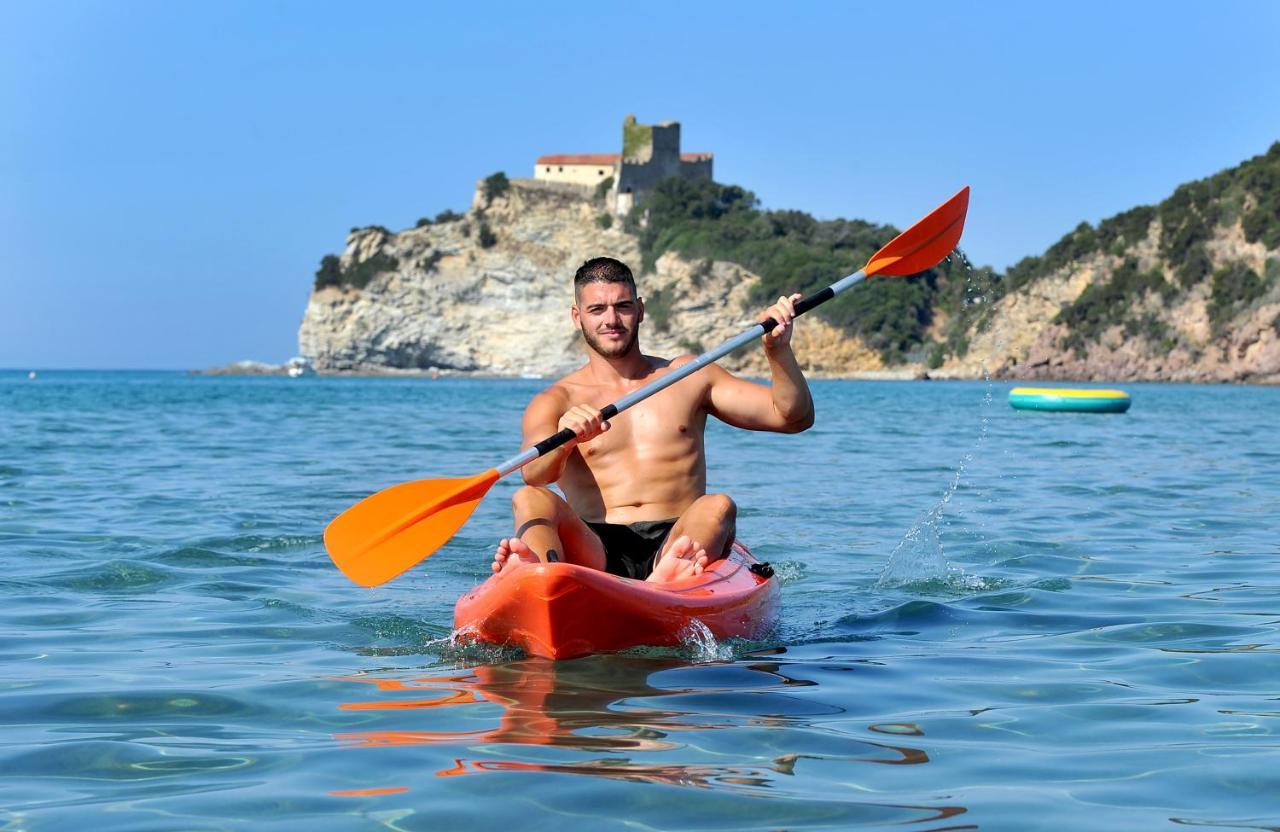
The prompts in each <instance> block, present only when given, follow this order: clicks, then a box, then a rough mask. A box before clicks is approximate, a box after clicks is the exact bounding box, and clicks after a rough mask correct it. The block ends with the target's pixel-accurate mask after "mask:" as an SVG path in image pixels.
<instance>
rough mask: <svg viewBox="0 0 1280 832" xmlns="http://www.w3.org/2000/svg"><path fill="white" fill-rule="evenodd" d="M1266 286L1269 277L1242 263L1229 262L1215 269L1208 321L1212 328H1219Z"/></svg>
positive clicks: (1243, 308) (1259, 296)
mask: <svg viewBox="0 0 1280 832" xmlns="http://www.w3.org/2000/svg"><path fill="white" fill-rule="evenodd" d="M1268 288H1270V287H1269V286H1268V281H1266V280H1264V279H1263V278H1261V277H1259V276H1258V273H1257V272H1255V271H1254V270H1253V269H1251V268H1249V267H1248V266H1246V265H1245V264H1243V263H1228V264H1227V265H1226V266H1225V267H1224V268H1221V269H1218V270H1217V271H1216V272H1214V273H1213V287H1212V292H1211V293H1210V295H1209V322H1210V323H1211V324H1212V325H1213V329H1214V332H1221V331H1222V329H1223V327H1224V325H1225V324H1227V322H1229V321H1230V320H1231V319H1232V318H1234V317H1235V316H1236V315H1237V314H1239V313H1240V312H1243V311H1244V310H1245V309H1246V308H1247V307H1248V306H1249V304H1251V303H1253V302H1254V301H1256V300H1258V299H1259V298H1261V297H1262V296H1263V295H1265V294H1266V293H1267V289H1268Z"/></svg>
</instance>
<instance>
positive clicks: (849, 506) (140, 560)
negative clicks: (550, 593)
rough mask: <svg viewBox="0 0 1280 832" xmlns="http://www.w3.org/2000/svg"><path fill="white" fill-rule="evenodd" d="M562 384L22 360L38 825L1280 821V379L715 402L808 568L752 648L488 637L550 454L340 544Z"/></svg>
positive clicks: (11, 408) (7, 758) (781, 564)
mask: <svg viewBox="0 0 1280 832" xmlns="http://www.w3.org/2000/svg"><path fill="white" fill-rule="evenodd" d="M544 384H545V382H539V381H536V380H518V381H488V380H468V379H451V378H442V379H439V380H435V381H432V380H430V379H386V378H383V379H354V378H351V379H346V378H343V379H337V378H301V379H286V378H225V377H220V378H213V377H199V376H187V375H183V374H177V373H124V372H121V373H107V372H102V373H98V372H93V373H90V372H84V373H77V372H47V373H46V372H42V373H40V374H39V376H38V378H36V379H34V380H32V379H29V378H28V375H27V373H26V372H25V371H23V372H16V371H14V372H7V373H3V374H0V564H2V565H3V574H0V662H3V668H4V674H3V678H2V679H0V828H3V829H23V830H26V829H31V830H45V829H74V830H81V829H83V828H85V827H86V826H89V827H91V828H93V829H94V830H95V832H106V830H116V829H119V830H139V829H154V830H176V829H269V828H282V829H283V828H288V829H307V830H328V829H335V830H345V829H374V828H379V829H381V828H385V829H398V830H435V829H454V828H465V829H468V830H485V829H502V830H508V829H522V830H525V829H557V830H561V829H569V828H574V829H577V828H582V829H593V830H594V829H617V830H623V829H626V830H712V829H717V830H718V829H724V830H744V829H747V830H775V829H788V830H801V829H852V828H879V829H898V830H901V829H918V830H926V829H928V830H942V829H948V830H952V829H988V830H991V829H1010V830H1028V829H1046V830H1048V829H1052V830H1057V829H1063V828H1068V827H1070V828H1087V829H1091V830H1109V829H1114V830H1135V829H1143V830H1146V829H1158V828H1175V827H1176V828H1184V827H1198V828H1218V829H1266V828H1276V827H1277V826H1280V652H1278V648H1280V566H1278V561H1280V528H1278V527H1280V522H1278V519H1280V427H1278V420H1277V414H1280V389H1275V388H1256V387H1196V386H1181V385H1164V386H1154V385H1129V386H1128V387H1127V389H1129V391H1130V392H1131V393H1132V395H1133V408H1132V410H1131V411H1130V412H1129V413H1127V414H1124V415H1086V414H1078V415H1077V414H1053V413H1029V412H1017V411H1014V410H1012V409H1010V408H1009V407H1008V406H1007V404H1006V403H1005V395H1006V393H1007V390H1008V387H1009V385H1006V384H1000V383H995V384H988V383H982V382H975V383H936V382H935V383H888V382H886V383H870V382H836V381H819V382H815V383H814V384H813V390H814V397H815V400H816V403H817V410H818V421H817V424H816V425H815V427H814V428H813V429H812V430H810V431H808V432H806V433H804V434H801V435H797V436H779V435H766V434H755V433H747V432H742V431H735V430H732V429H729V428H727V427H724V426H722V425H713V426H712V427H711V428H710V429H709V436H708V443H707V444H708V454H709V460H710V461H709V482H710V488H711V489H713V490H715V491H723V492H727V493H729V494H731V495H733V497H734V498H735V499H736V500H737V502H738V504H739V506H740V513H739V530H740V535H741V537H742V538H743V539H744V540H745V541H746V542H747V543H748V544H749V545H751V546H752V548H753V549H754V550H755V552H756V553H757V555H758V556H760V557H761V558H762V559H764V560H768V561H771V562H772V563H773V564H774V566H775V568H776V569H777V573H778V575H779V576H780V579H781V582H782V602H783V603H782V615H781V620H780V622H779V624H778V626H777V628H776V630H775V631H774V632H773V633H772V634H771V635H769V636H768V637H767V638H764V639H761V640H760V641H756V642H751V643H728V644H723V643H717V642H716V641H715V640H714V639H711V638H709V637H708V636H707V634H706V633H697V632H691V635H690V638H689V641H688V644H687V645H686V647H685V648H683V649H680V650H662V651H658V650H650V651H636V652H634V653H631V654H626V655H618V656H594V657H589V658H583V659H577V660H573V661H566V662H559V663H553V662H547V661H542V660H535V659H528V658H524V657H522V656H520V655H519V654H518V653H517V652H515V651H513V650H510V649H502V648H477V647H474V646H467V645H466V644H465V643H464V642H463V641H461V640H459V639H458V638H456V636H455V634H453V633H452V631H451V622H452V609H453V604H454V601H455V600H456V599H457V598H458V596H460V595H461V594H463V593H464V592H466V591H467V590H468V589H470V588H471V587H473V586H474V585H475V584H476V583H478V582H479V581H481V580H482V579H483V578H484V577H485V575H486V574H487V572H488V569H489V561H490V557H491V553H492V549H493V546H494V543H495V541H496V540H497V539H498V538H499V537H501V536H503V535H505V534H507V533H509V530H510V521H509V498H510V495H511V493H512V491H513V490H514V488H515V486H516V483H515V478H514V477H509V478H507V479H506V480H503V481H501V482H499V483H498V484H497V485H496V486H495V487H494V489H493V490H492V492H491V493H490V495H489V496H488V498H486V500H485V501H484V502H483V503H482V504H481V506H480V508H479V510H478V511H477V512H476V514H475V515H474V516H473V518H472V519H471V521H470V522H469V523H467V525H466V526H465V527H464V528H463V529H462V530H461V531H460V532H459V533H458V535H457V536H456V537H455V538H454V539H453V540H452V542H451V543H450V544H449V545H447V546H446V547H444V548H443V549H441V550H440V551H439V552H437V553H436V554H435V555H434V556H432V557H431V558H430V559H428V560H427V561H425V562H424V563H423V564H421V565H420V566H419V567H418V568H416V569H414V570H412V571H411V572H409V573H408V574H406V575H404V576H402V577H401V578H399V579H397V580H395V581H393V582H391V583H389V584H387V585H385V586H382V587H378V588H374V589H365V588H360V587H357V586H354V585H353V584H351V583H349V582H348V581H347V580H346V579H345V578H344V577H343V576H342V575H341V574H340V573H338V571H337V570H336V569H334V567H333V566H332V565H331V563H330V562H329V559H328V557H327V556H326V554H325V552H324V548H323V545H322V541H321V534H322V531H323V528H324V526H325V524H326V523H327V522H328V521H329V520H330V519H331V518H332V517H333V516H334V515H335V514H337V513H338V512H340V511H341V510H343V509H344V508H346V507H347V506H348V505H350V504H351V503H353V502H355V501H356V500H358V499H360V498H361V497H364V496H365V495H367V494H369V493H371V492H373V491H375V490H378V489H380V488H383V487H386V486H389V485H392V484H395V483H397V482H402V481H406V480H412V479H421V478H431V477H442V476H461V475H467V474H471V473H476V472H478V471H481V470H484V469H486V468H488V467H491V466H492V465H494V464H495V463H497V462H499V461H501V460H503V459H505V458H507V457H509V456H511V455H512V454H513V453H515V452H516V451H517V450H518V447H519V443H520V437H519V418H520V412H521V410H522V408H523V406H524V404H525V402H526V401H527V400H528V399H529V397H530V396H531V395H532V394H533V393H535V392H536V391H537V390H538V389H540V387H541V386H543V385H544ZM621 418H625V415H624V416H623V417H621Z"/></svg>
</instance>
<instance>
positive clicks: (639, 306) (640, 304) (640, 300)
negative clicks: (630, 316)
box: [636, 297, 644, 326]
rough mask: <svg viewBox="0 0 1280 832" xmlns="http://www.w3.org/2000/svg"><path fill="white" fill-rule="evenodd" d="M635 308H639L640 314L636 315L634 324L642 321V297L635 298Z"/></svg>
mask: <svg viewBox="0 0 1280 832" xmlns="http://www.w3.org/2000/svg"><path fill="white" fill-rule="evenodd" d="M636 308H637V309H639V310H640V314H639V315H638V316H637V317H636V325H637V326H639V325H640V324H642V323H644V298H641V297H637V298H636Z"/></svg>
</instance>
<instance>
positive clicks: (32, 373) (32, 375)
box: [27, 370, 36, 381]
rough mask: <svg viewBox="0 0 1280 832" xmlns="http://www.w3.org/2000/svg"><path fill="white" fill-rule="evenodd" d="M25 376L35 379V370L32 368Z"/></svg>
mask: <svg viewBox="0 0 1280 832" xmlns="http://www.w3.org/2000/svg"><path fill="white" fill-rule="evenodd" d="M27 378H29V379H31V380H32V381H35V380H36V371H35V370H32V371H31V372H29V373H27Z"/></svg>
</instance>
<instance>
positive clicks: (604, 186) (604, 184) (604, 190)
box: [594, 176, 613, 202]
mask: <svg viewBox="0 0 1280 832" xmlns="http://www.w3.org/2000/svg"><path fill="white" fill-rule="evenodd" d="M612 187H613V177H612V176H610V177H608V178H607V179H604V180H603V181H601V182H600V183H599V184H597V185H596V190H595V194H594V197H595V200H596V202H599V201H600V200H602V199H604V198H605V197H606V196H608V195H609V189H610V188H612Z"/></svg>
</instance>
